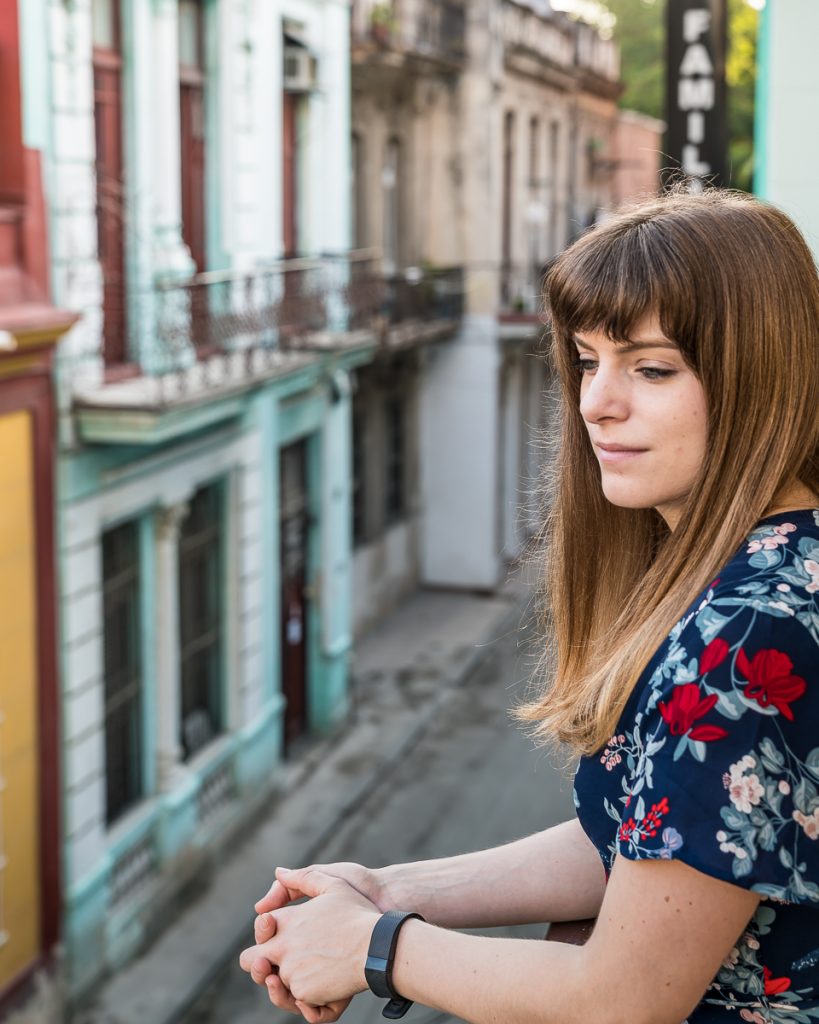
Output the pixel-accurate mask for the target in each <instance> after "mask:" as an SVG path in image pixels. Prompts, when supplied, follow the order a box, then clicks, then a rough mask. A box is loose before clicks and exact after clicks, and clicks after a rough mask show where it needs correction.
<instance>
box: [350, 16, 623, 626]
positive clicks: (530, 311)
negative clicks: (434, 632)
mask: <svg viewBox="0 0 819 1024" xmlns="http://www.w3.org/2000/svg"><path fill="white" fill-rule="evenodd" d="M352 19H353V49H352V61H353V66H352V96H353V100H352V128H353V146H352V151H353V167H354V175H353V181H354V203H353V205H354V211H353V224H354V232H355V237H356V241H357V244H358V245H360V246H364V247H380V248H381V249H382V250H383V253H384V258H385V264H386V265H387V266H388V268H389V269H390V270H391V271H392V272H393V273H394V274H395V278H396V283H397V285H400V286H401V287H403V288H405V289H411V287H412V282H413V281H414V280H416V279H417V278H418V276H419V275H420V274H421V273H422V272H427V273H429V272H431V273H432V274H438V275H440V276H441V277H442V278H443V277H445V275H447V274H450V275H451V274H452V273H454V272H457V274H458V275H459V276H461V277H462V279H463V281H464V296H465V299H464V302H465V305H464V313H465V315H464V318H463V320H462V321H460V323H459V324H458V325H457V327H458V329H457V330H456V331H454V332H452V333H451V334H450V335H449V336H445V337H439V338H430V337H429V336H427V335H424V334H423V333H420V332H419V333H418V334H417V335H415V336H414V337H413V336H412V334H411V333H409V334H408V336H407V341H406V345H405V348H404V350H403V351H402V352H401V353H400V355H399V354H396V353H385V354H382V356H381V358H380V359H379V360H377V361H376V362H375V363H374V364H372V365H371V366H370V367H368V368H366V369H363V370H360V371H357V373H356V382H357V385H358V389H357V391H356V393H355V395H354V399H353V406H354V412H355V419H354V452H355V455H354V463H355V465H356V467H357V471H358V472H357V487H356V493H357V495H358V496H359V508H360V510H361V511H360V514H359V516H358V518H357V522H358V523H359V525H360V529H359V530H358V531H357V533H356V547H355V556H354V578H355V581H356V587H355V595H356V597H355V602H354V622H355V626H356V628H357V629H358V628H363V626H364V625H366V624H367V623H368V622H369V621H372V619H373V617H374V616H375V615H377V614H378V613H379V612H380V610H381V609H383V607H385V606H386V605H388V604H389V603H391V602H392V601H394V600H395V599H396V597H397V596H398V595H400V594H401V593H402V592H404V591H406V590H408V589H411V588H412V587H413V586H415V585H416V584H417V583H419V582H420V583H423V584H427V585H436V586H456V587H464V588H469V589H477V590H492V589H493V588H494V587H496V586H497V585H498V583H499V582H500V581H501V580H502V578H503V573H504V567H505V565H506V562H507V561H508V560H509V559H510V558H514V557H516V556H518V555H519V554H520V553H521V551H522V549H523V547H524V545H525V544H526V542H527V539H528V537H529V535H530V534H531V531H532V529H533V527H534V525H535V523H536V522H537V520H538V518H539V515H538V485H539V480H540V477H541V472H540V470H541V463H542V458H543V454H542V448H543V446H542V444H540V443H539V441H540V433H541V431H542V428H543V424H544V411H545V408H546V405H547V402H546V401H545V399H544V388H545V384H546V380H545V372H544V366H543V360H542V359H541V358H540V356H539V355H538V350H539V346H540V342H541V334H542V330H543V326H542V323H541V321H540V319H539V316H538V314H539V310H540V301H541V300H540V291H541V281H542V274H543V268H544V265H546V264H547V263H548V261H549V260H550V259H551V258H552V257H553V256H554V255H556V254H557V253H558V252H560V250H561V249H562V248H564V246H565V245H566V243H567V242H568V241H570V240H571V239H572V238H573V237H575V236H576V235H577V234H578V233H579V232H580V231H581V230H582V229H583V228H584V227H586V226H588V224H589V223H592V222H593V221H594V220H595V219H596V218H597V217H598V216H599V215H600V214H601V212H603V211H605V210H607V209H609V208H611V205H612V200H613V185H612V173H613V167H614V151H613V146H614V133H615V129H616V125H617V118H618V111H617V103H616V101H617V97H618V96H619V93H620V85H619V64H618V51H617V48H616V46H615V45H614V44H613V43H612V42H611V41H610V40H606V39H603V38H602V37H601V36H600V34H599V33H598V32H597V31H596V30H595V29H593V28H592V27H590V26H588V25H585V24H582V23H580V22H576V21H572V20H570V19H569V18H568V17H567V16H566V15H564V14H558V13H556V12H554V11H552V10H551V8H550V6H549V5H548V4H542V3H520V2H514V0H473V2H470V3H464V2H460V0H445V2H440V3H439V2H435V3H433V2H431V0H393V2H392V3H383V2H380V0H355V2H354V3H353V8H352ZM441 291H442V292H444V291H445V289H444V288H443V287H442V288H441ZM396 396H400V400H399V399H397V398H396ZM401 405H402V406H403V409H404V412H403V413H400V412H397V411H396V409H397V407H398V406H401ZM396 422H400V423H401V424H402V426H401V427H400V431H396V428H395V423H396ZM373 423H375V424H378V428H377V429H372V428H371V426H370V425H371V424H373ZM398 432H402V433H403V435H404V436H405V437H407V438H408V439H409V443H408V446H407V450H406V452H405V459H404V463H403V465H402V466H401V468H400V469H396V465H397V463H396V460H395V458H393V457H392V456H391V455H390V451H391V445H392V440H393V439H394V438H395V436H396V434H397V433H398ZM397 482H398V483H400V487H398V486H397ZM399 491H400V492H401V500H400V501H398V500H395V496H396V494H398V492H399ZM373 505H375V507H376V511H375V512H373V511H372V508H373ZM379 510H380V511H379ZM396 512H397V514H396Z"/></svg>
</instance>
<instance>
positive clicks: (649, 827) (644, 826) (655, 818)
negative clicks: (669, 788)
mask: <svg viewBox="0 0 819 1024" xmlns="http://www.w3.org/2000/svg"><path fill="white" fill-rule="evenodd" d="M664 814H668V797H667V796H664V797H663V798H662V800H660V802H659V803H656V804H652V805H651V810H650V811H649V812H648V814H647V815H646V816H645V817H644V818H643V820H642V822H641V823H640V831H641V832H642V833H643V835H646V836H656V835H657V831H658V830H659V828H660V825H661V824H662V821H663V815H664Z"/></svg>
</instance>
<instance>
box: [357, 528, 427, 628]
mask: <svg viewBox="0 0 819 1024" xmlns="http://www.w3.org/2000/svg"><path fill="white" fill-rule="evenodd" d="M418 544H419V522H418V519H417V518H412V519H410V520H408V521H406V522H403V523H399V524H397V525H396V526H392V527H390V528H389V529H388V530H387V531H386V532H385V533H384V535H383V536H381V537H379V538H378V539H377V540H375V541H373V542H372V543H371V544H364V545H362V546H361V547H359V548H356V550H355V556H354V558H353V634H354V635H355V636H359V635H360V634H361V633H362V632H364V631H365V630H366V629H367V628H368V627H369V626H370V625H372V624H373V623H374V622H375V621H376V620H377V619H380V618H381V617H382V616H383V615H384V614H385V613H386V612H387V611H388V610H389V609H390V608H391V607H392V606H393V605H395V604H397V603H398V601H400V600H401V598H402V597H404V596H405V595H406V594H408V593H410V592H411V591H412V590H413V589H414V588H415V587H416V585H417V583H418Z"/></svg>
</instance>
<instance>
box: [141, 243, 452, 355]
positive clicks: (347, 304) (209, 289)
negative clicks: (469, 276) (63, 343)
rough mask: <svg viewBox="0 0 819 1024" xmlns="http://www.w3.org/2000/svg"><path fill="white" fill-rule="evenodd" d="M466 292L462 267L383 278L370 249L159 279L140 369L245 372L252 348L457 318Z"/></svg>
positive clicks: (304, 345)
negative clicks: (227, 366)
mask: <svg viewBox="0 0 819 1024" xmlns="http://www.w3.org/2000/svg"><path fill="white" fill-rule="evenodd" d="M463 291H464V280H463V269H462V268H436V269H421V268H410V269H409V270H408V271H406V272H404V273H403V274H401V275H398V276H391V277H385V276H384V275H383V274H382V272H381V269H380V256H379V254H378V253H377V252H374V251H373V250H360V251H358V252H353V253H346V254H342V255H339V256H328V257H322V258H321V259H315V260H310V259H297V260H284V261H282V262H280V263H276V264H272V265H270V266H267V267H263V268H260V269H257V270H253V271H247V272H233V271H231V272H214V273H205V274H199V275H197V276H196V277H193V278H191V279H189V280H184V281H179V280H176V281H165V282H162V283H160V284H158V285H157V288H156V292H155V322H156V331H155V333H154V338H153V340H152V343H151V351H150V352H147V353H143V358H141V359H140V363H141V369H142V371H143V373H147V374H149V375H162V374H166V373H169V372H174V371H178V370H184V369H187V368H189V367H191V366H193V365H195V364H196V363H197V362H203V361H207V360H210V359H212V357H215V356H220V355H225V356H230V357H231V358H233V359H236V358H238V359H239V360H240V361H241V360H246V361H247V362H248V364H250V363H252V361H253V360H254V358H256V354H257V353H259V350H267V351H278V352H282V351H284V352H287V351H300V350H308V349H312V348H316V347H321V348H326V347H332V346H333V345H334V344H337V343H340V342H341V340H342V336H343V335H345V334H349V333H350V332H354V331H361V330H367V329H371V330H373V331H376V332H378V333H381V332H383V329H384V327H385V325H386V326H392V325H398V324H401V323H405V322H408V321H431V320H444V319H445V320H450V319H458V318H460V317H461V316H462V313H463ZM263 354H264V353H263V352H262V355H263Z"/></svg>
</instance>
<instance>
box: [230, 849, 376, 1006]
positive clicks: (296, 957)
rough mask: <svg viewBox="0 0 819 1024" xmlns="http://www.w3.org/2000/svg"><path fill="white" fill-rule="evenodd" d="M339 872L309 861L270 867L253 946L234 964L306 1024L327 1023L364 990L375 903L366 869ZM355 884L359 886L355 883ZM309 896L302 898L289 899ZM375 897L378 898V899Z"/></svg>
mask: <svg viewBox="0 0 819 1024" xmlns="http://www.w3.org/2000/svg"><path fill="white" fill-rule="evenodd" d="M333 868H335V869H336V870H337V871H338V874H337V875H336V874H329V873H326V871H323V870H321V869H319V868H315V867H309V868H303V869H301V870H298V871H290V870H288V869H285V868H277V869H276V880H275V882H274V883H273V885H272V886H271V887H270V891H269V892H268V893H267V895H266V896H264V897H263V898H262V899H260V900H259V902H258V903H257V904H256V906H255V909H256V913H257V914H258V915H259V916H258V917H257V918H256V920H255V923H254V937H255V940H256V944H255V945H254V946H250V947H249V948H248V949H245V950H243V951H242V953H241V956H240V957H239V964H240V966H241V968H242V970H244V971H246V972H247V973H249V974H250V977H251V978H252V979H253V981H254V982H255V983H256V984H257V985H264V986H265V987H266V988H267V993H268V996H269V998H270V1001H271V1002H272V1003H273V1004H274V1006H278V1007H279V1008H280V1009H282V1010H289V1011H290V1012H291V1013H297V1014H301V1015H302V1017H304V1019H305V1020H306V1021H308V1024H331V1022H332V1021H336V1020H338V1018H339V1017H340V1016H341V1015H342V1013H343V1012H344V1011H345V1010H346V1009H347V1006H348V1005H349V1003H350V1001H351V999H352V998H353V996H354V995H356V994H357V993H358V992H363V991H364V990H365V989H366V988H367V981H366V978H365V977H364V964H365V961H366V959H367V949H368V948H369V943H370V936H371V935H372V930H373V928H374V927H375V923H376V921H377V920H378V918H379V917H380V916H381V910H380V908H379V906H378V905H377V904H376V903H375V902H374V901H373V899H372V898H368V895H371V894H368V895H364V893H363V892H362V891H361V890H362V889H363V890H367V889H369V888H371V886H368V885H366V884H365V882H366V880H367V879H368V878H371V877H372V875H371V873H370V872H368V871H367V870H366V869H365V868H361V867H359V866H358V865H353V864H349V865H346V864H345V865H333V866H332V868H331V869H330V870H332V869H333ZM356 883H358V885H359V886H360V888H356V887H355V884H356ZM305 896H306V897H307V901H306V902H303V903H298V904H296V905H293V904H294V903H295V901H297V900H301V899H302V898H303V897H305ZM376 898H377V897H376Z"/></svg>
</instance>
